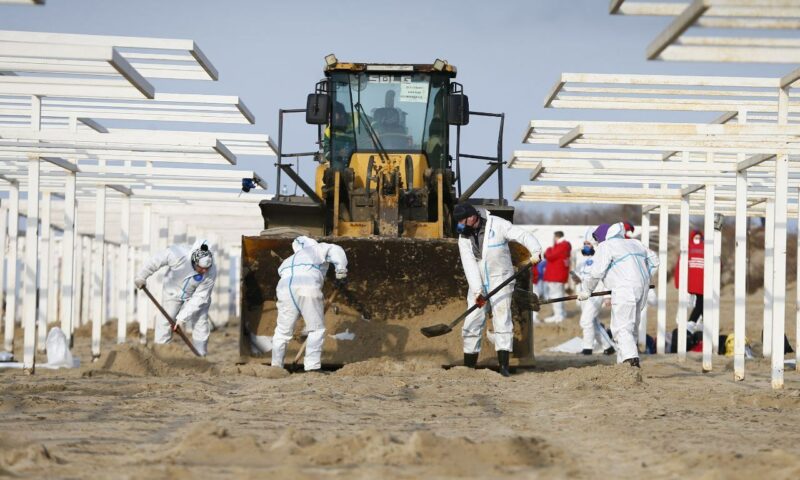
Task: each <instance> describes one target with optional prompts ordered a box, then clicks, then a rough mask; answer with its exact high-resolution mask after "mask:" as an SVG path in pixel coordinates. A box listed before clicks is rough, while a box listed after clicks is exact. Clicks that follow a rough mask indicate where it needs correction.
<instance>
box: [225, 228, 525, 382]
mask: <svg viewBox="0 0 800 480" xmlns="http://www.w3.org/2000/svg"><path fill="white" fill-rule="evenodd" d="M293 239H294V235H276V236H267V235H262V236H258V237H243V238H242V285H241V292H242V295H241V299H242V300H241V301H242V308H241V312H242V322H241V337H240V343H239V345H240V355H241V357H242V361H245V362H246V361H260V362H265V361H266V362H268V361H269V357H270V354H269V353H264V352H258V351H257V349H256V348H255V345H254V343H256V344H257V343H258V342H251V340H252V338H253V337H252V335H256V336H272V335H273V333H274V331H275V323H276V318H277V312H276V307H275V288H276V286H277V283H278V279H279V277H278V273H277V271H278V266H279V265H280V263H281V261H282V259H284V258H287V257H289V256H290V255H291V254H292V248H291V243H292V240H293ZM317 239H318V240H319V241H323V242H329V243H335V244H337V245H339V246H341V247H342V248H344V250H345V252H346V254H347V258H348V284H347V289H346V292H347V295H338V296H337V298H336V301H335V302H334V307H332V308H331V309H330V310H329V311H328V313H327V314H326V316H325V326H326V337H325V343H324V345H323V356H322V362H323V365H324V366H327V367H336V366H341V365H343V364H346V363H352V362H357V361H361V360H366V359H370V358H375V357H391V358H395V359H399V360H406V359H427V360H431V361H434V362H438V363H440V364H442V365H457V364H460V363H461V362H462V359H463V353H462V352H463V349H462V340H461V335H460V333H461V332H460V328H458V329H456V330H455V331H454V332H453V333H451V334H449V335H446V336H442V337H437V338H426V337H424V336H423V335H422V334H421V333H420V328H421V327H425V326H427V325H431V324H435V323H448V322H450V321H451V320H452V319H454V318H456V317H458V316H459V315H460V314H461V313H462V312H463V311H464V310H465V309H466V308H467V307H468V305H467V301H466V294H467V284H466V280H465V278H464V273H463V270H462V267H461V260H460V257H459V253H458V246H457V242H456V240H455V239H424V240H423V239H408V238H385V237H371V238H351V237H336V238H333V237H322V238H317ZM512 253H513V257H514V260H515V263H519V262H521V261H524V260H525V259H526V258H528V256H529V255H528V253H527V250H525V249H524V248H523V247H522V246H520V245H517V244H513V243H512ZM330 270H331V271H330V272H328V275H329V278H330V279H331V280H332V270H333V269H330ZM333 288H334V287H333V282H332V281H326V282H325V288H324V291H323V294H324V296H325V297H326V298H328V296H329V295H330V294H331V292H332V289H333ZM517 288H518V289H519V288H522V289H528V290H529V289H530V282H517ZM512 310H513V315H514V319H515V339H514V356H515V357H516V359H517V361H518V362H519V363H521V364H529V363H530V361H531V360H532V359H533V332H532V323H531V313H530V309H529V306H528V305H527V303H526V302H516V301H515V302H513V303H512ZM365 317H366V318H365ZM489 325H491V322H489ZM302 328H303V322H302V320H301V321H298V325H297V326H296V331H295V332H296V338H299V335H300V332H301V331H302ZM345 331H349V332H351V333H353V334H354V335H355V338H354V339H353V340H337V339H335V338H332V337H331V336H332V335H334V334H337V333H342V332H345ZM299 347H300V342H299V341H297V340H295V341H292V342H290V344H289V347H288V349H287V353H286V358H292V356H293V355H294V354H295V352H297V349H298V348H299ZM481 355H482V357H486V358H491V357H494V349H493V348H492V347H491V345H487V346H486V348H484V349H483V353H482V354H481Z"/></svg>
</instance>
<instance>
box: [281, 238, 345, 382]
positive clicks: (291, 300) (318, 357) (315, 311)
mask: <svg viewBox="0 0 800 480" xmlns="http://www.w3.org/2000/svg"><path fill="white" fill-rule="evenodd" d="M292 250H294V255H292V256H291V257H289V258H287V259H286V260H284V261H283V262H282V263H281V266H280V267H279V268H278V275H280V277H281V279H280V280H279V281H278V287H277V289H276V290H277V292H276V293H277V296H278V302H277V308H278V322H277V325H276V326H275V335H274V336H273V337H272V366H273V367H283V357H284V356H285V355H286V345H287V344H288V343H289V341H290V340H291V339H292V335H293V334H294V326H295V323H297V319H298V318H299V317H300V315H302V316H303V320H304V321H305V323H306V332H307V333H308V338H307V339H306V353H305V357H304V358H303V367H304V369H305V370H306V371H307V372H308V371H312V370H319V369H320V368H321V367H322V342H323V340H324V337H325V319H324V315H325V313H324V299H323V298H322V285H323V283H324V282H325V273H326V272H327V271H328V267H329V265H330V264H331V263H332V264H333V266H334V269H335V273H336V281H337V282H340V283H343V282H345V281H346V279H347V256H346V255H345V253H344V250H343V249H342V247H340V246H338V245H333V244H331V243H318V242H317V241H316V240H314V239H312V238H308V237H305V236H300V237H297V238H295V239H294V241H293V242H292Z"/></svg>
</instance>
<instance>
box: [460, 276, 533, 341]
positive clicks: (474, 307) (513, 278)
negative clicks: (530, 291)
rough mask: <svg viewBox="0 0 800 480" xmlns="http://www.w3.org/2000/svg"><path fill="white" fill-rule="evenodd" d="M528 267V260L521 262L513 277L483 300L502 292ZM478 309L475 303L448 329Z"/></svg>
mask: <svg viewBox="0 0 800 480" xmlns="http://www.w3.org/2000/svg"><path fill="white" fill-rule="evenodd" d="M530 266H531V261H530V260H526V261H525V262H523V263H522V265H520V267H519V268H518V269H517V271H516V272H514V274H513V275H511V276H510V277H508V278H506V279H505V280H503V281H502V282H501V283H500V285H498V286H496V287H494V288H493V289H492V291H490V292H489V293H487V294H486V296H485V297H484V298H485V299H486V300H489V299H490V298H492V296H493V295H494V294H496V293H497V292H499V291H500V290H502V289H503V288H505V286H506V285H508V284H509V283H511V282H513V281H514V280H515V279H516V278H517V277H518V276H520V275H521V274H522V273H523V272H524V271H525V270H527V269H528V267H530ZM478 308H480V307H478V304H477V303H476V304H473V305H472V306H471V307H469V308H468V309H467V311H465V312H464V313H462V314H461V315H459V316H458V318H456V319H455V320H453V321H452V322H450V328H451V329H452V328H453V327H455V326H456V325H458V323H459V322H460V321H461V320H464V319H465V318H467V316H468V315H469V314H470V313H472V312H474V311H475V310H476V309H478Z"/></svg>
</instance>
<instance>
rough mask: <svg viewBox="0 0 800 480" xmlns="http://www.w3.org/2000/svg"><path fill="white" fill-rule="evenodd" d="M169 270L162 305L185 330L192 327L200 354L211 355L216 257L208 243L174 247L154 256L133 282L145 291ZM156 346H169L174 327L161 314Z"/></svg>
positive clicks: (166, 274)
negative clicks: (150, 281)
mask: <svg viewBox="0 0 800 480" xmlns="http://www.w3.org/2000/svg"><path fill="white" fill-rule="evenodd" d="M162 267H167V271H166V272H165V273H164V281H163V287H162V289H161V306H162V307H164V310H166V312H167V313H168V314H169V315H170V316H171V317H172V318H173V319H175V322H176V324H177V325H178V326H180V327H181V328H182V329H183V328H185V326H186V325H187V324H191V325H192V343H193V344H194V346H195V348H196V349H197V351H198V352H199V353H200V355H203V356H205V355H206V354H207V353H208V336H209V335H210V333H211V324H210V322H209V320H208V307H209V306H210V305H211V291H212V290H213V289H214V282H216V280H217V269H216V267H215V266H214V256H213V255H212V254H211V251H210V250H209V248H208V244H207V243H206V241H205V240H198V241H196V242H195V243H194V245H192V246H191V247H190V246H189V245H173V246H171V247H169V248H167V249H166V250H164V251H162V252H159V253H157V254H156V255H155V256H153V257H152V258H151V259H150V260H149V261H148V262H147V263H145V265H144V266H143V267H142V269H141V270H140V271H139V273H138V274H137V275H136V278H135V279H134V284H135V285H136V288H140V289H141V288H142V287H144V286H145V284H146V283H147V279H148V278H149V277H150V276H151V275H153V274H154V273H156V272H157V271H158V270H160V269H161V268H162ZM155 324H156V328H155V341H156V343H169V342H170V341H171V340H172V331H173V329H172V326H171V325H170V323H169V321H168V320H167V319H166V318H164V317H163V316H162V315H159V316H158V319H157V320H156V322H155Z"/></svg>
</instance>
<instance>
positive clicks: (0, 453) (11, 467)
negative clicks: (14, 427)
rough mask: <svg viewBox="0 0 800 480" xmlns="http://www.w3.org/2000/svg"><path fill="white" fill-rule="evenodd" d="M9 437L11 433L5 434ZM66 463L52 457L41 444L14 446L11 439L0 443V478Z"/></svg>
mask: <svg viewBox="0 0 800 480" xmlns="http://www.w3.org/2000/svg"><path fill="white" fill-rule="evenodd" d="M6 433H7V434H9V437H10V436H11V435H10V433H11V432H6ZM64 463H66V462H65V461H64V460H62V459H61V458H58V457H56V456H55V455H52V454H51V453H50V451H49V450H48V449H47V447H45V446H44V445H43V444H40V443H36V444H29V445H24V446H15V445H14V444H13V443H12V442H11V438H6V439H5V441H3V442H2V443H0V476H2V477H5V476H9V477H16V476H17V474H19V473H21V472H24V471H25V470H28V469H36V468H46V467H49V466H52V465H60V464H64Z"/></svg>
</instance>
